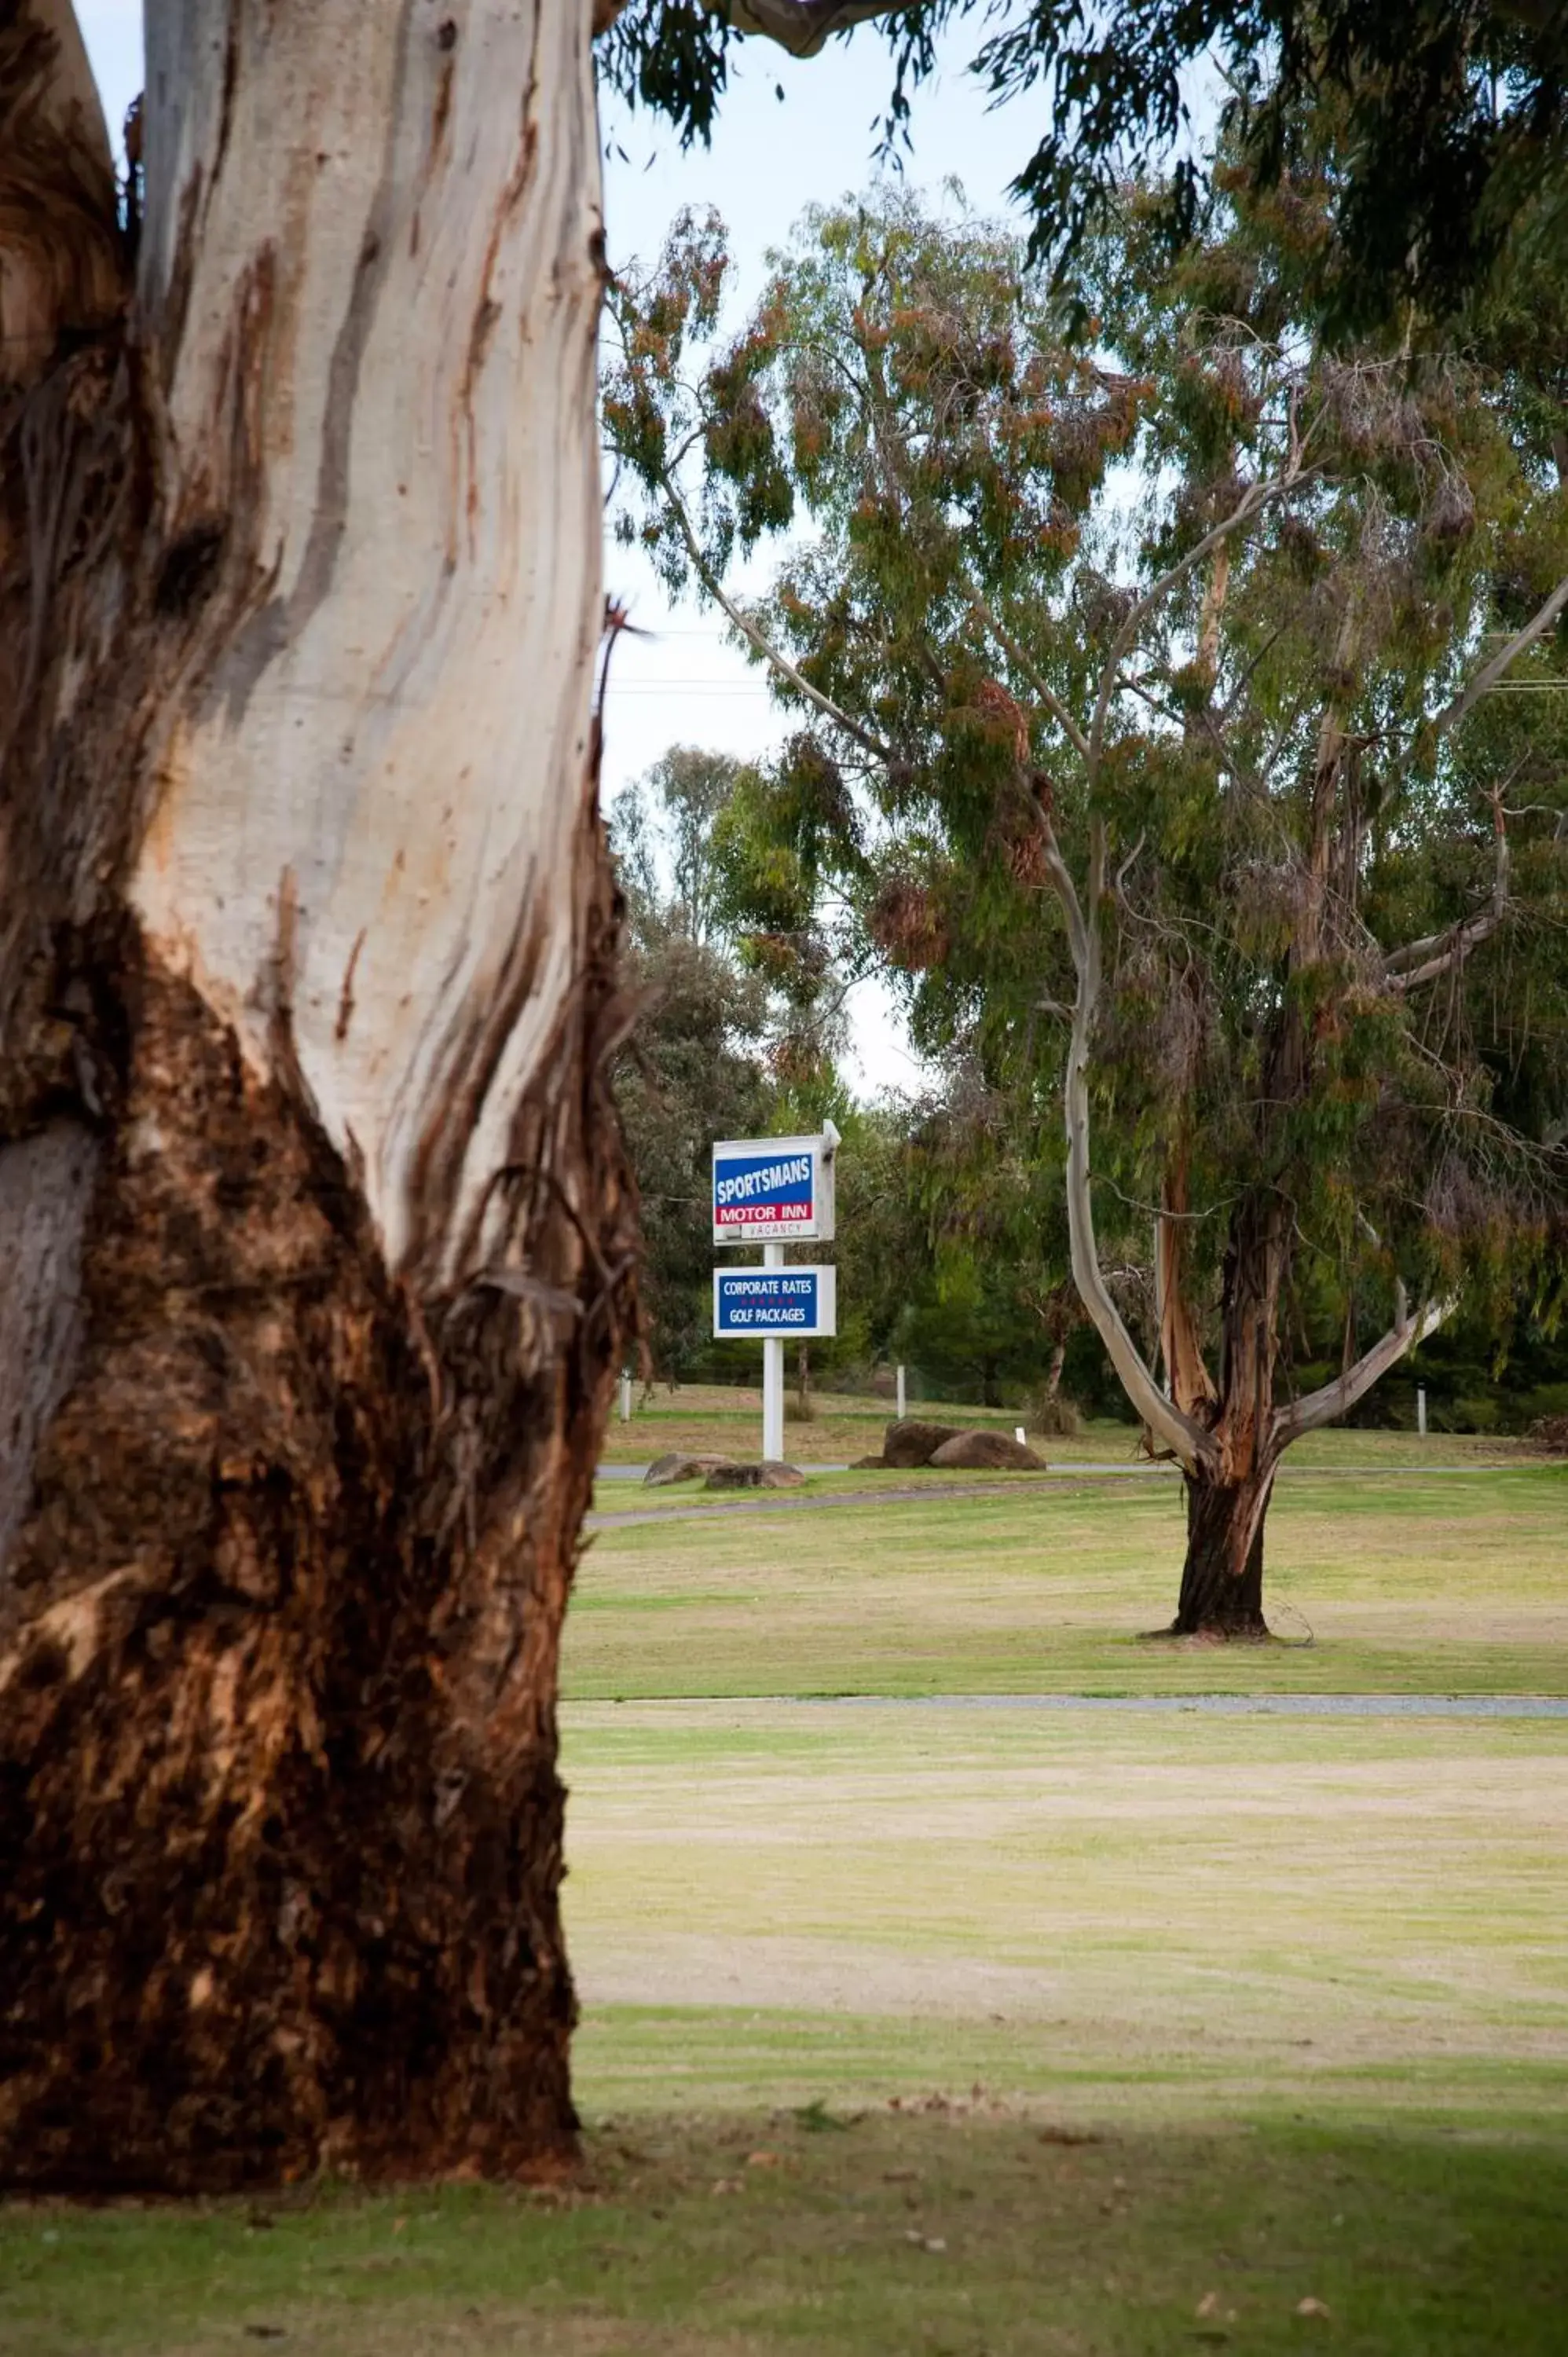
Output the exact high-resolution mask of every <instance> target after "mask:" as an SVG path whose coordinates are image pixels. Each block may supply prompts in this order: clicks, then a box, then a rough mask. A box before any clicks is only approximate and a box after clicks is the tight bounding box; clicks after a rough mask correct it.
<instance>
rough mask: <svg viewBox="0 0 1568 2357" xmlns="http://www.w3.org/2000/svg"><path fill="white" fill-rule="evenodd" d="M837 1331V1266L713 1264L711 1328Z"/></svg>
mask: <svg viewBox="0 0 1568 2357" xmlns="http://www.w3.org/2000/svg"><path fill="white" fill-rule="evenodd" d="M837 1331H838V1271H837V1269H833V1268H715V1269H714V1335H715V1337H716V1338H717V1339H718V1340H720V1341H723V1340H726V1339H727V1340H732V1341H733V1340H736V1339H737V1338H744V1337H746V1336H747V1335H762V1336H767V1335H773V1334H777V1335H784V1334H794V1335H797V1336H799V1337H800V1338H802V1339H806V1338H809V1337H810V1336H811V1335H813V1334H836V1333H837Z"/></svg>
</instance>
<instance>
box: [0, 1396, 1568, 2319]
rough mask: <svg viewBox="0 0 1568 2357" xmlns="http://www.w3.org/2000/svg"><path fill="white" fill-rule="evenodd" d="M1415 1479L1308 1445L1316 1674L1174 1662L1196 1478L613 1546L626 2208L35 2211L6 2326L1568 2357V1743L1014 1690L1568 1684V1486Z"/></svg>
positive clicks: (662, 1526)
mask: <svg viewBox="0 0 1568 2357" xmlns="http://www.w3.org/2000/svg"><path fill="white" fill-rule="evenodd" d="M884 1412H885V1411H883V1410H880V1409H879V1410H877V1411H876V1413H877V1414H878V1415H880V1414H882V1413H884ZM998 1420H1004V1419H998ZM633 1429H634V1430H635V1429H636V1427H633ZM1123 1439H1125V1436H1123ZM1096 1446H1098V1447H1099V1448H1101V1451H1102V1452H1103V1448H1104V1444H1103V1439H1101V1440H1099V1441H1098V1442H1096V1441H1094V1440H1092V1439H1091V1442H1090V1453H1092V1450H1093V1448H1095V1447H1096ZM1415 1446H1416V1445H1415V1444H1413V1443H1412V1442H1410V1441H1408V1440H1401V1439H1399V1438H1398V1437H1390V1436H1382V1435H1355V1434H1353V1435H1326V1436H1321V1437H1320V1439H1319V1440H1315V1442H1314V1443H1313V1444H1312V1445H1311V1447H1310V1448H1309V1449H1305V1450H1303V1451H1302V1452H1301V1455H1300V1458H1298V1459H1297V1460H1296V1461H1295V1462H1294V1463H1293V1465H1292V1466H1291V1467H1290V1468H1289V1469H1287V1471H1286V1473H1285V1475H1284V1476H1283V1479H1282V1484H1281V1490H1280V1495H1279V1499H1278V1502H1277V1504H1276V1506H1275V1508H1274V1510H1273V1516H1272V1519H1271V1523H1270V1541H1269V1544H1270V1573H1269V1592H1270V1604H1271V1609H1272V1610H1273V1612H1274V1614H1275V1617H1276V1620H1277V1621H1278V1624H1279V1625H1280V1627H1281V1628H1282V1629H1288V1630H1290V1631H1293V1632H1294V1631H1298V1630H1299V1629H1300V1628H1301V1627H1302V1626H1304V1625H1305V1624H1307V1623H1309V1624H1310V1626H1311V1629H1312V1631H1314V1637H1315V1641H1314V1642H1313V1644H1312V1645H1310V1646H1308V1647H1305V1648H1296V1649H1286V1648H1285V1647H1283V1646H1280V1647H1269V1648H1261V1649H1253V1648H1244V1649H1240V1650H1235V1651H1227V1650H1225V1649H1213V1648H1209V1647H1197V1648H1187V1647H1176V1646H1172V1645H1169V1644H1165V1643H1156V1644H1149V1643H1144V1642H1140V1641H1139V1638H1138V1634H1137V1632H1138V1631H1140V1630H1141V1629H1146V1628H1149V1627H1151V1626H1153V1625H1155V1624H1156V1623H1158V1622H1160V1621H1162V1620H1165V1619H1167V1618H1168V1616H1169V1612H1170V1609H1171V1602H1172V1598H1173V1596H1174V1592H1175V1584H1176V1573H1177V1569H1178V1566H1179V1557H1180V1537H1181V1531H1180V1512H1179V1493H1178V1491H1177V1490H1176V1487H1175V1485H1174V1484H1171V1483H1169V1482H1168V1480H1166V1479H1162V1478H1161V1477H1156V1476H1151V1477H1150V1478H1149V1479H1148V1480H1145V1481H1140V1482H1136V1483H1134V1482H1130V1481H1129V1482H1123V1483H1121V1484H1115V1483H1112V1482H1101V1483H1093V1482H1089V1481H1083V1482H1073V1483H1062V1484H1060V1485H1059V1486H1052V1485H1050V1484H1048V1483H1037V1482H1021V1483H1020V1485H1019V1487H1018V1488H1017V1489H1016V1490H1015V1491H996V1490H994V1489H990V1488H986V1487H984V1486H983V1484H978V1485H977V1486H976V1489H975V1491H974V1493H973V1494H972V1495H969V1496H958V1497H935V1496H932V1497H928V1498H923V1499H917V1500H915V1501H908V1502H904V1501H897V1499H895V1498H893V1497H890V1496H889V1495H888V1494H887V1493H888V1491H889V1489H890V1488H893V1487H897V1486H907V1484H906V1481H905V1477H884V1478H883V1480H881V1482H880V1484H879V1483H878V1482H877V1480H876V1478H875V1477H873V1480H872V1483H871V1485H870V1493H869V1494H866V1495H864V1496H855V1495H853V1494H852V1495H851V1497H850V1499H849V1501H848V1502H844V1503H838V1504H828V1505H825V1506H823V1507H822V1509H821V1510H820V1511H817V1510H809V1511H806V1512H788V1513H779V1512H769V1511H768V1508H767V1507H766V1506H763V1507H760V1508H758V1509H757V1511H755V1512H746V1513H736V1514H729V1515H725V1516H724V1517H722V1518H721V1517H714V1518H712V1519H709V1520H707V1521H705V1522H704V1521H703V1520H699V1519H692V1518H690V1517H689V1516H686V1515H681V1516H680V1517H679V1518H678V1519H673V1520H664V1521H661V1522H659V1523H654V1524H652V1525H651V1526H641V1527H632V1528H610V1529H606V1530H603V1531H601V1532H600V1533H599V1534H597V1536H596V1540H595V1543H594V1545H593V1546H592V1548H591V1549H590V1551H589V1553H588V1555H586V1557H585V1562H584V1565H583V1566H582V1570H581V1572H580V1574H579V1590H578V1597H577V1601H576V1604H575V1608H574V1611H573V1615H572V1619H571V1621H570V1623H569V1627H568V1636H567V1645H566V1658H565V1673H564V1674H565V1686H566V1701H565V1704H564V1712H563V1724H564V1774H565V1777H566V1781H567V1782H568V1784H569V1786H570V1788H571V1800H570V1806H569V1814H568V1835H567V1848H568V1856H569V1859H570V1863H571V1874H570V1878H569V1881H568V1883H567V1886H566V1892H565V1900H566V1913H567V1930H568V1937H569V1942H570V1946H571V1952H572V1954H573V1958H574V1962H575V1970H576V1974H577V1977H578V1983H579V1988H580V1992H581V1995H582V1998H583V2002H584V2020H583V2025H582V2028H581V2029H580V2031H579V2034H578V2039H577V2042H576V2049H575V2069H576V2079H577V2087H578V2099H579V2103H580V2104H581V2105H582V2108H583V2110H584V2113H585V2119H586V2122H587V2131H586V2135H585V2162H584V2169H583V2173H582V2175H581V2176H580V2177H579V2178H578V2179H575V2180H574V2181H572V2182H570V2183H562V2184H558V2185H554V2186H545V2187H542V2188H539V2189H535V2190H532V2191H531V2190H526V2189H512V2190H501V2189H495V2188H486V2187H482V2186H474V2185H446V2186H424V2187H411V2188H408V2189H406V2190H403V2191H401V2192H394V2193H378V2194H375V2195H363V2194H360V2193H358V2192H356V2191H355V2190H352V2189H347V2188H341V2187H333V2186H330V2185H323V2186H318V2187H315V2188H310V2189H299V2190H295V2191H293V2192H291V2193H289V2194H287V2195H285V2196H278V2197H275V2198H271V2199H268V2200H267V2201H264V2202H216V2203H211V2204H204V2205H186V2206H184V2207H177V2206H175V2205H158V2204H148V2205H134V2204H117V2205H106V2206H103V2207H99V2208H91V2207H83V2206H81V2205H72V2204H65V2203H12V2204H9V2205H0V2350H3V2351H4V2352H5V2357H84V2352H124V2357H151V2352H156V2357H220V2352H235V2351H238V2350H241V2349H244V2348H247V2347H257V2346H261V2345H263V2343H264V2342H265V2341H271V2340H274V2339H275V2340H276V2343H277V2345H278V2346H279V2347H280V2348H281V2349H283V2350H285V2352H286V2351H288V2350H290V2349H297V2350H301V2351H308V2352H312V2357H316V2352H321V2357H328V2353H329V2352H341V2357H425V2353H426V2352H446V2351H451V2352H465V2357H500V2352H509V2357H510V2352H528V2357H621V2352H626V2357H631V2352H637V2357H795V2352H823V2357H884V2353H885V2357H907V2353H912V2357H937V2352H949V2357H1047V2352H1050V2357H1057V2352H1060V2357H1155V2352H1161V2353H1162V2357H1163V2352H1186V2351H1189V2350H1191V2349H1194V2348H1199V2347H1203V2346H1215V2347H1225V2346H1228V2347H1230V2348H1232V2349H1235V2350H1237V2351H1241V2352H1262V2357H1270V2352H1276V2351H1279V2352H1283V2351H1286V2350H1291V2351H1297V2350H1301V2349H1303V2348H1310V2347H1316V2346H1321V2347H1323V2348H1325V2349H1329V2348H1333V2349H1337V2350H1342V2351H1351V2352H1366V2357H1460V2352H1466V2353H1467V2352H1499V2357H1500V2352H1510V2357H1521V2352H1522V2357H1536V2352H1540V2357H1554V2352H1559V2351H1561V2350H1563V2348H1564V2347H1565V2346H1568V2329H1565V2326H1564V2317H1565V2315H1568V2235H1565V2234H1564V2232H1563V2218H1564V2215H1568V1875H1565V1872H1564V1858H1563V1827H1564V1825H1565V1824H1568V1723H1565V1722H1559V1721H1525V1720H1507V1719H1488V1718H1487V1717H1484V1716H1481V1715H1479V1714H1475V1715H1466V1716H1463V1717H1456V1718H1444V1719H1420V1718H1411V1717H1398V1716H1395V1715H1393V1714H1382V1715H1378V1716H1372V1717H1354V1718H1350V1717H1318V1718H1304V1717H1279V1716H1257V1715H1248V1716H1239V1717H1237V1716H1232V1717H1214V1716H1209V1715H1207V1714H1205V1713H1203V1712H1202V1711H1200V1710H1197V1709H1196V1708H1192V1709H1188V1708H1178V1709H1176V1710H1173V1711H1161V1712H1151V1713H1119V1712H1116V1711H1114V1710H1110V1711H1107V1710H1094V1709H1090V1708H1081V1707H1078V1708H1075V1707H1071V1706H1069V1707H1066V1708H1040V1707H1031V1706H1029V1705H1028V1704H1027V1703H1026V1701H1021V1700H1018V1699H1013V1700H1009V1699H1007V1698H1008V1697H1009V1696H1012V1697H1015V1698H1016V1697H1018V1696H1020V1695H1027V1694H1028V1693H1030V1692H1033V1691H1038V1692H1045V1693H1055V1694H1058V1695H1072V1694H1074V1693H1077V1694H1080V1695H1081V1694H1085V1693H1092V1692H1100V1693H1137V1694H1145V1695H1161V1694H1163V1695H1171V1696H1175V1697H1177V1698H1179V1699H1184V1700H1186V1701H1188V1702H1191V1701H1193V1700H1194V1699H1195V1698H1196V1696H1197V1695H1199V1694H1201V1693H1203V1692H1205V1691H1207V1692H1214V1691H1227V1692H1231V1693H1261V1694H1275V1695H1289V1694H1292V1693H1314V1692H1317V1693H1331V1692H1345V1691H1359V1692H1364V1693H1370V1694H1378V1693H1393V1692H1401V1691H1408V1692H1413V1693H1459V1694H1471V1695H1477V1694H1485V1693H1487V1692H1498V1693H1506V1692H1521V1691H1535V1692H1544V1693H1552V1694H1562V1693H1564V1692H1568V1580H1565V1579H1564V1571H1565V1567H1568V1511H1565V1510H1568V1480H1565V1478H1564V1475H1563V1472H1562V1470H1561V1469H1552V1468H1550V1467H1546V1466H1543V1465H1541V1463H1540V1462H1539V1461H1532V1460H1530V1459H1528V1458H1522V1457H1520V1456H1519V1455H1518V1454H1517V1452H1516V1453H1515V1454H1513V1455H1512V1456H1511V1457H1505V1458H1503V1460H1502V1461H1500V1462H1499V1463H1498V1464H1497V1465H1495V1466H1488V1465H1487V1462H1486V1461H1485V1452H1484V1451H1482V1450H1480V1449H1470V1450H1466V1449H1464V1448H1455V1445H1454V1444H1452V1443H1446V1442H1445V1443H1442V1444H1438V1447H1437V1449H1435V1450H1434V1455H1433V1456H1432V1457H1431V1458H1418V1459H1417V1464H1418V1467H1419V1468H1420V1469H1418V1470H1417V1471H1416V1472H1415V1473H1413V1474H1410V1475H1406V1476H1403V1477H1399V1478H1396V1477H1395V1476H1394V1475H1393V1473H1392V1470H1391V1469H1392V1467H1393V1466H1394V1465H1395V1464H1396V1463H1399V1462H1402V1461H1404V1462H1408V1461H1409V1459H1410V1458H1411V1457H1412V1454H1413V1452H1414V1449H1415ZM1439 1452H1440V1453H1439ZM643 1453H647V1451H646V1449H644V1451H643ZM824 1453H827V1452H824ZM840 1453H850V1452H848V1451H842V1450H841V1452H840ZM1055 1453H1056V1452H1055V1451H1054V1450H1053V1454H1055ZM1440 1464H1446V1465H1454V1466H1457V1467H1459V1468H1460V1469H1458V1470H1455V1471H1452V1472H1447V1473H1438V1472H1436V1471H1435V1470H1434V1468H1435V1467H1436V1466H1438V1465H1440ZM834 1486H835V1488H836V1489H837V1490H839V1491H840V1492H841V1493H842V1492H843V1490H844V1489H845V1488H846V1487H847V1488H848V1489H849V1490H850V1491H852V1492H853V1491H854V1489H855V1488H856V1486H857V1485H855V1484H844V1483H843V1482H841V1483H838V1484H835V1485H834ZM858 1486H860V1487H861V1488H864V1487H865V1485H864V1484H861V1485H858ZM645 1502H647V1501H645V1500H644V1499H643V1498H642V1497H641V1496H640V1495H639V1493H637V1492H635V1491H628V1490H627V1489H626V1488H625V1487H624V1486H619V1487H618V1486H616V1485H608V1484H607V1485H606V1486H605V1492H604V1496H603V1499H602V1503H603V1504H604V1505H605V1506H607V1507H608V1508H610V1509H611V1510H624V1509H626V1508H628V1507H630V1506H632V1505H634V1504H635V1505H637V1506H639V1507H640V1506H641V1505H643V1504H644V1503H645ZM672 1502H673V1501H672ZM687 1502H689V1501H687ZM846 1692H849V1693H855V1694H858V1695H864V1696H866V1697H872V1698H873V1699H865V1700H858V1701H856V1700H839V1701H834V1700H832V1699H825V1698H822V1697H829V1696H832V1695H834V1694H840V1695H843V1694H844V1693H846ZM966 1694H968V1695H990V1696H993V1697H994V1698H995V1699H994V1700H993V1701H992V1702H991V1703H988V1704H986V1705H984V1706H974V1705H972V1704H966V1703H964V1702H962V1701H959V1700H955V1699H953V1697H955V1696H959V1695H966ZM877 1696H882V1697H887V1698H889V1699H886V1700H884V1701H877V1700H876V1699H875V1697H877ZM618 1697H624V1699H618ZM791 1697H794V1698H793V1699H791ZM813 1697H817V1698H816V1699H813ZM900 1697H908V1698H909V1699H908V1701H902V1700H900V1699H899V1698H900ZM1304 2301H1307V2302H1311V2303H1316V2307H1313V2308H1309V2309H1308V2310H1307V2311H1306V2312H1305V2313H1303V2312H1302V2306H1301V2304H1302V2303H1303V2302H1304ZM1323 2310H1326V2313H1323V2312H1320V2311H1323Z"/></svg>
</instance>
